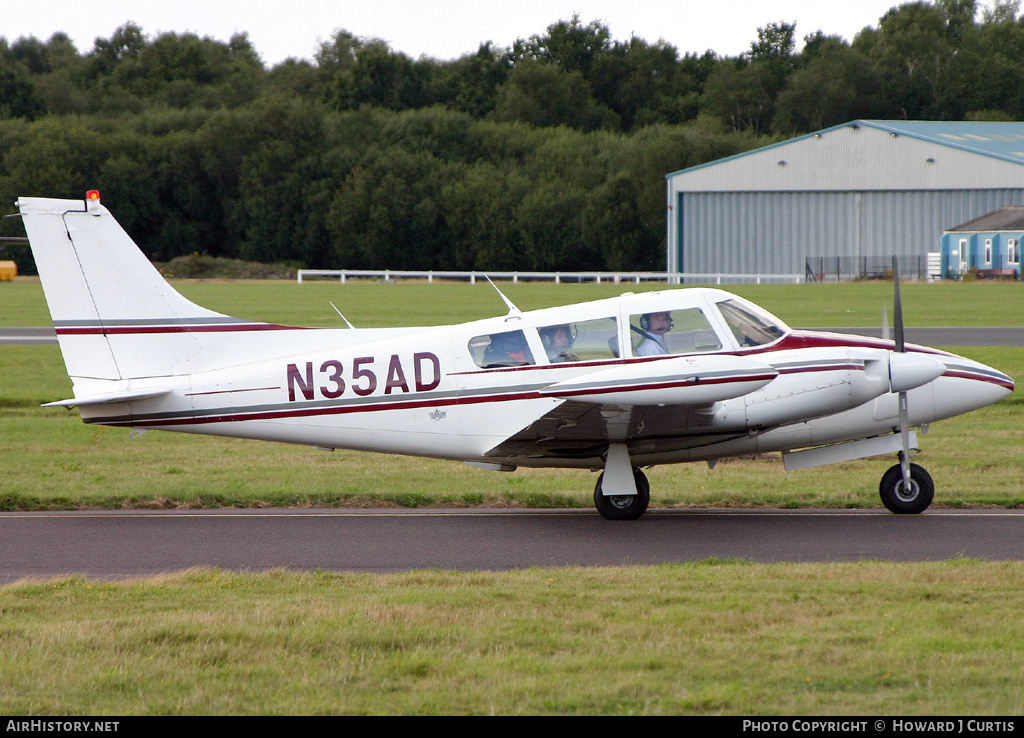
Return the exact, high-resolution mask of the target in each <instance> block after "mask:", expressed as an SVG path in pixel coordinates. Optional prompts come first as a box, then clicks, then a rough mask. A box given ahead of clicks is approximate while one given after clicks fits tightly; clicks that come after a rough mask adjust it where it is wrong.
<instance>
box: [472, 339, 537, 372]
mask: <svg viewBox="0 0 1024 738" xmlns="http://www.w3.org/2000/svg"><path fill="white" fill-rule="evenodd" d="M469 352H470V353H471V354H472V355H473V361H475V362H476V365H477V366H479V367H481V368H483V369H492V368H495V367H501V366H526V365H527V364H535V363H537V362H535V361H534V360H533V353H532V352H531V351H530V346H529V344H527V343H526V336H525V335H524V334H523V332H522V331H508V332H506V333H492V334H490V335H488V336H477V337H475V338H471V339H470V341H469Z"/></svg>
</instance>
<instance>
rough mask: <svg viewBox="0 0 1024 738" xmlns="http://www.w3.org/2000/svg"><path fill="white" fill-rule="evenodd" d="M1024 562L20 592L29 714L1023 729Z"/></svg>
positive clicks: (41, 586) (247, 580) (251, 581)
mask: <svg viewBox="0 0 1024 738" xmlns="http://www.w3.org/2000/svg"><path fill="white" fill-rule="evenodd" d="M1022 607H1024V564H1021V563H1018V562H1002V563H993V562H980V561H974V560H957V561H951V562H946V563H929V564H916V565H913V566H907V565H901V564H889V563H870V562H865V563H855V564H828V565H768V564H749V563H742V562H719V561H707V562H701V563H694V564H676V565H664V566H656V567H621V568H618V567H617V568H589V569H584V568H562V569H526V570H522V571H514V572H497V573H485V572H476V573H449V572H435V571H428V572H410V573H405V574H393V575H382V576H381V575H367V574H327V573H321V572H311V573H305V574H299V573H286V572H282V571H275V572H269V573H266V574H264V575H254V574H233V573H227V572H223V571H217V570H195V571H189V572H184V573H180V574H175V575H171V576H165V577H158V578H153V579H149V580H145V581H127V582H120V583H109V582H96V581H89V580H85V579H82V578H77V577H71V578H64V579H54V580H48V581H43V582H21V583H18V584H14V585H9V586H6V587H2V588H0V613H2V618H0V713H3V714H7V715H37V716H38V715H64V716H74V715H91V716H112V715H211V714H213V715H216V714H374V715H381V714H396V715H398V714H410V715H429V714H498V715H514V714H525V715H638V714H642V715H659V714H681V715H709V714H712V715H714V714H725V715H900V716H907V715H972V716H978V715H1017V714H1020V713H1021V711H1022V710H1024V683H1022V682H1021V680H1020V678H1019V675H1020V673H1021V669H1022V668H1024V623H1022V621H1021V618H1020V617H1019V614H1020V612H1021V609H1022Z"/></svg>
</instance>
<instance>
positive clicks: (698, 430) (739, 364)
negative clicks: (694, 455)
mask: <svg viewBox="0 0 1024 738" xmlns="http://www.w3.org/2000/svg"><path fill="white" fill-rule="evenodd" d="M777 376H778V372H777V371H776V370H775V369H774V368H772V367H770V366H768V365H766V364H763V363H761V362H759V361H756V360H753V359H749V358H746V357H741V356H730V355H715V356H699V357H694V356H686V357H671V358H666V359H662V360H658V361H653V362H637V363H631V364H619V365H616V366H613V367H611V368H608V369H599V370H597V371H593V372H589V373H586V374H583V375H578V376H575V377H573V378H572V379H568V380H564V381H561V382H556V383H554V384H551V385H549V386H548V387H546V388H545V389H542V390H541V391H540V393H541V394H542V395H547V396H550V397H560V398H564V399H565V402H562V403H561V404H559V405H558V406H557V407H555V408H554V409H552V410H550V411H549V412H547V413H546V414H544V415H543V416H541V417H540V418H537V419H536V420H534V421H533V422H532V423H530V424H529V425H528V426H526V427H525V428H523V429H522V430H520V431H519V432H517V433H515V434H513V435H512V436H510V437H509V438H507V439H505V440H504V441H502V442H501V443H499V444H498V445H496V446H495V447H494V448H492V449H491V450H490V451H489V452H488V453H487V455H488V456H489V457H496V458H504V459H509V460H513V459H517V458H518V459H522V460H523V461H521V462H520V463H528V462H527V461H526V460H527V459H530V458H558V457H561V458H569V459H587V458H597V457H600V456H601V454H603V453H604V451H605V449H606V448H607V447H608V444H609V443H610V442H625V443H627V444H628V445H629V447H630V452H631V453H632V454H650V453H660V452H667V451H678V450H681V449H686V448H695V447H699V446H704V445H708V444H711V443H718V442H721V441H724V440H728V439H729V438H734V437H738V436H741V435H744V434H745V430H743V431H737V430H736V429H735V425H734V424H730V425H729V426H728V427H729V429H728V430H724V429H722V427H721V426H720V425H719V424H717V423H716V422H715V421H716V418H717V419H719V420H720V419H721V418H720V412H721V406H720V405H716V403H719V402H721V401H722V400H727V399H732V398H735V397H740V396H742V395H745V394H747V393H749V392H753V391H755V390H757V389H760V388H761V387H763V386H765V385H766V384H768V383H769V382H771V381H772V380H773V379H775V377H777ZM741 425H742V424H741ZM716 426H717V427H716Z"/></svg>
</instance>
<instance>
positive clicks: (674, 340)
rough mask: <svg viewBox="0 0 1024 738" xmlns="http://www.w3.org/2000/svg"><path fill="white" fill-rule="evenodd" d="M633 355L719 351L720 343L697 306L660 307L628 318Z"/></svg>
mask: <svg viewBox="0 0 1024 738" xmlns="http://www.w3.org/2000/svg"><path fill="white" fill-rule="evenodd" d="M629 328H630V333H631V335H632V336H633V355H634V356H656V355H658V354H694V353H700V352H704V351H718V350H720V349H721V348H722V342H721V341H720V340H718V335H717V334H716V333H715V330H714V329H713V328H712V327H711V323H709V322H708V319H707V316H705V315H704V311H703V310H701V309H700V308H687V309H686V310H661V311H657V312H653V313H642V314H639V315H632V316H630V319H629Z"/></svg>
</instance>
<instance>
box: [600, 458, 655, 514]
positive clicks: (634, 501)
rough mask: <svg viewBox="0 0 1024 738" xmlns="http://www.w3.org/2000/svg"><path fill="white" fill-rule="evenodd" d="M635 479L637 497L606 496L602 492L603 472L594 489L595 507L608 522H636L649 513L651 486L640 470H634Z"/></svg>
mask: <svg viewBox="0 0 1024 738" xmlns="http://www.w3.org/2000/svg"><path fill="white" fill-rule="evenodd" d="M633 479H634V480H635V481H636V494H635V495H606V494H604V493H603V492H602V491H601V483H602V482H603V481H604V472H601V476H599V477H598V478H597V485H596V486H595V487H594V507H596V508H597V511H598V512H599V513H601V517H603V518H605V519H606V520H636V519H637V518H639V517H640V516H641V515H643V514H644V513H645V512H647V505H649V504H650V502H651V484H650V482H648V481H647V475H646V474H644V473H643V472H642V471H640V470H639V469H634V470H633Z"/></svg>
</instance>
